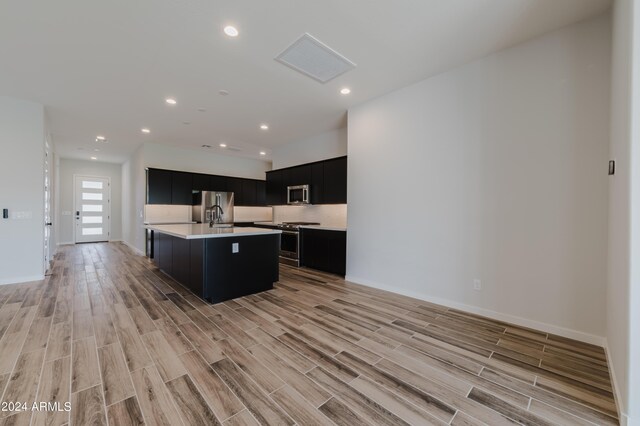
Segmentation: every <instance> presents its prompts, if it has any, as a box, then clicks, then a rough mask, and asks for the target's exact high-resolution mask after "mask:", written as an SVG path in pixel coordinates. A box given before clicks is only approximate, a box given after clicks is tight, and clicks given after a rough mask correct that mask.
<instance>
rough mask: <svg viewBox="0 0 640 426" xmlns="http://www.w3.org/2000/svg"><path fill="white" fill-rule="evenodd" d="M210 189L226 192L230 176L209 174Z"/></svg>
mask: <svg viewBox="0 0 640 426" xmlns="http://www.w3.org/2000/svg"><path fill="white" fill-rule="evenodd" d="M209 178H210V181H209V191H219V192H225V191H227V186H228V181H229V178H228V177H226V176H217V175H211V176H209Z"/></svg>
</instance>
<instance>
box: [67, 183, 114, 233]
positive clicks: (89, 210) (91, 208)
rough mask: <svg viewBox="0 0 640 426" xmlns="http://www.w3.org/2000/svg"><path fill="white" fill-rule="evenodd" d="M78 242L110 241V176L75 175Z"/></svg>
mask: <svg viewBox="0 0 640 426" xmlns="http://www.w3.org/2000/svg"><path fill="white" fill-rule="evenodd" d="M74 185H75V197H74V199H75V221H76V232H75V234H76V243H93V242H97V241H109V219H110V215H111V213H110V198H111V188H110V185H109V178H106V177H91V176H78V175H76V176H74Z"/></svg>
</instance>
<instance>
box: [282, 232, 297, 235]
mask: <svg viewBox="0 0 640 426" xmlns="http://www.w3.org/2000/svg"><path fill="white" fill-rule="evenodd" d="M282 233H283V234H286V235H298V234H299V232H297V231H282Z"/></svg>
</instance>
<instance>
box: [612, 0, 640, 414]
mask: <svg viewBox="0 0 640 426" xmlns="http://www.w3.org/2000/svg"><path fill="white" fill-rule="evenodd" d="M612 45H613V53H612V79H611V87H612V93H611V141H610V147H609V156H610V158H611V159H612V160H615V161H616V174H615V175H614V176H612V177H611V179H610V181H609V273H608V280H607V284H608V285H607V342H608V348H609V356H610V359H609V362H610V365H611V367H612V368H611V369H612V373H613V376H614V383H615V385H616V389H617V391H618V394H617V395H616V396H617V399H618V404H619V407H620V411H621V423H622V424H623V425H624V424H629V425H633V424H640V361H638V360H640V260H639V259H640V258H639V256H640V120H639V119H638V114H640V75H639V73H640V7H638V6H637V4H634V2H633V1H632V0H616V1H615V2H614V6H613V44H612Z"/></svg>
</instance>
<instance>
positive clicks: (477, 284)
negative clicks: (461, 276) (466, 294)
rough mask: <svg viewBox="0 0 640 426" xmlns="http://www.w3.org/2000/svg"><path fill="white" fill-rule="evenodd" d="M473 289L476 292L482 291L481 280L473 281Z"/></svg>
mask: <svg viewBox="0 0 640 426" xmlns="http://www.w3.org/2000/svg"><path fill="white" fill-rule="evenodd" d="M473 289H474V290H482V281H480V280H479V279H477V278H476V279H474V280H473Z"/></svg>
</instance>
